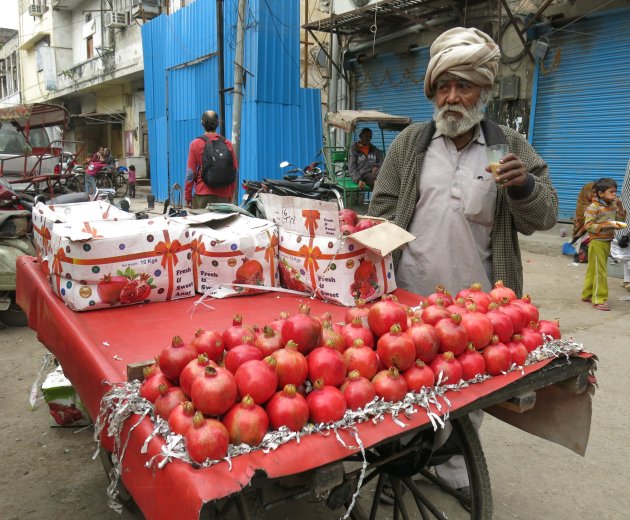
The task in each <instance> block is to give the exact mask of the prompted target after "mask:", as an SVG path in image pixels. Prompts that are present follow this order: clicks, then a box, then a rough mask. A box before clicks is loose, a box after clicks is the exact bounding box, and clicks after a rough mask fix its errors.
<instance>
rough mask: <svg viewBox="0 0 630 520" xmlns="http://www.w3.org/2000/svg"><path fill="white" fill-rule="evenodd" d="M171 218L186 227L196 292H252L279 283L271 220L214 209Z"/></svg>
mask: <svg viewBox="0 0 630 520" xmlns="http://www.w3.org/2000/svg"><path fill="white" fill-rule="evenodd" d="M173 220H174V221H176V222H181V223H184V224H186V225H188V226H189V228H190V248H191V256H192V266H193V277H194V279H195V289H196V291H197V292H199V293H206V294H208V295H211V296H213V297H215V298H220V297H228V296H239V295H246V294H255V293H259V292H264V291H265V288H267V287H277V286H279V285H280V284H279V280H278V227H277V226H276V225H275V224H273V223H272V222H269V221H268V220H263V219H257V218H252V217H248V216H246V215H241V214H239V213H229V214H226V213H216V212H215V213H204V214H202V215H189V216H187V217H177V218H174V219H173ZM243 285H246V286H260V289H258V288H256V287H243Z"/></svg>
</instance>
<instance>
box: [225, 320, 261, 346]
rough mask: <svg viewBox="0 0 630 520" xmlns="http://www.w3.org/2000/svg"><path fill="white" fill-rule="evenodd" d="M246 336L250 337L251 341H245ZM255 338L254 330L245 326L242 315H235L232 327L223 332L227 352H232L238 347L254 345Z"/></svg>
mask: <svg viewBox="0 0 630 520" xmlns="http://www.w3.org/2000/svg"><path fill="white" fill-rule="evenodd" d="M244 336H249V337H250V338H251V341H243V337H244ZM255 337H256V334H255V332H254V329H252V328H251V327H249V326H247V325H243V317H242V316H241V315H240V314H235V315H234V316H233V317H232V325H231V326H230V327H228V328H227V329H225V330H224V331H223V347H224V348H225V350H230V349H232V348H234V347H235V346H236V345H242V344H243V343H252V342H253V338H255Z"/></svg>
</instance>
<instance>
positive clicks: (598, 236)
mask: <svg viewBox="0 0 630 520" xmlns="http://www.w3.org/2000/svg"><path fill="white" fill-rule="evenodd" d="M625 218H626V212H625V211H624V210H623V208H621V210H620V209H619V208H618V207H617V204H615V203H614V202H612V203H611V204H607V203H606V201H603V200H602V199H597V200H596V201H595V202H593V203H592V204H591V205H590V206H589V207H588V208H586V211H585V212H584V227H585V228H586V232H587V233H588V235H589V236H590V237H591V240H604V241H608V242H610V241H611V240H612V239H613V238H615V228H613V227H610V222H611V221H613V220H624V219H625Z"/></svg>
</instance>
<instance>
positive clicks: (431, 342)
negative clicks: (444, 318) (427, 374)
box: [405, 317, 440, 363]
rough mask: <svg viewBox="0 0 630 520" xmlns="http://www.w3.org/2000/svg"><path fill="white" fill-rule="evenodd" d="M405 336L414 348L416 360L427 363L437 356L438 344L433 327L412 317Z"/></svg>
mask: <svg viewBox="0 0 630 520" xmlns="http://www.w3.org/2000/svg"><path fill="white" fill-rule="evenodd" d="M405 334H407V336H409V337H410V338H411V341H413V344H414V346H415V347H416V359H419V360H420V361H424V362H425V363H429V362H430V361H432V360H433V358H434V357H435V356H436V355H437V353H438V350H439V348H440V344H439V341H438V337H437V333H436V332H435V328H434V327H433V325H429V324H428V323H422V320H421V319H420V318H415V317H414V318H412V319H411V325H410V326H409V328H408V329H407V330H406V331H405Z"/></svg>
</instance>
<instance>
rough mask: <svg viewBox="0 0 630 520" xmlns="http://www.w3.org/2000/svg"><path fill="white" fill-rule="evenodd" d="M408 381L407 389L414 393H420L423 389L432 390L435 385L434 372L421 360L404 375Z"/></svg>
mask: <svg viewBox="0 0 630 520" xmlns="http://www.w3.org/2000/svg"><path fill="white" fill-rule="evenodd" d="M402 376H403V377H404V378H405V381H407V388H408V389H409V390H410V391H412V392H419V391H420V390H422V388H423V387H425V386H426V387H427V388H431V387H432V386H433V385H434V384H435V375H434V374H433V370H431V368H430V367H429V366H428V365H425V364H424V362H423V361H420V360H419V359H417V360H416V362H415V363H414V364H413V365H412V366H411V368H408V369H407V370H405V371H404V372H403V373H402Z"/></svg>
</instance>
